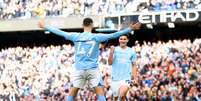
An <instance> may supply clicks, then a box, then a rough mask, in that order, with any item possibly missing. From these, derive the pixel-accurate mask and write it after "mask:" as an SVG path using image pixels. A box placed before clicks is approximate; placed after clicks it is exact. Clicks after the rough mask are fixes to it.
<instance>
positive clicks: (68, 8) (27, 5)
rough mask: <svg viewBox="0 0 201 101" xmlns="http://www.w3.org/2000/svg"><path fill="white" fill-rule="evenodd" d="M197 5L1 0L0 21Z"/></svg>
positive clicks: (183, 0)
mask: <svg viewBox="0 0 201 101" xmlns="http://www.w3.org/2000/svg"><path fill="white" fill-rule="evenodd" d="M200 8H201V1H200V0H0V20H1V19H12V18H21V19H27V18H31V17H47V16H51V17H54V16H60V17H66V16H71V15H72V16H78V15H80V16H86V15H108V14H119V13H132V12H136V11H161V10H181V9H200Z"/></svg>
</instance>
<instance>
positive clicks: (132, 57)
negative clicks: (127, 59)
mask: <svg viewBox="0 0 201 101" xmlns="http://www.w3.org/2000/svg"><path fill="white" fill-rule="evenodd" d="M131 54H132V55H131V62H132V63H134V62H135V61H136V60H137V55H136V53H135V52H134V51H133V50H131Z"/></svg>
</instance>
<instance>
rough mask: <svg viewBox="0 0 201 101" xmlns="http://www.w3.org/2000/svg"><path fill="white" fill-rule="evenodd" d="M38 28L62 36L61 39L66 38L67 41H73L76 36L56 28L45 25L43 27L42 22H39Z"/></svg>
mask: <svg viewBox="0 0 201 101" xmlns="http://www.w3.org/2000/svg"><path fill="white" fill-rule="evenodd" d="M38 26H39V27H40V28H43V29H46V30H48V31H50V32H52V33H54V34H56V35H58V36H62V37H64V38H66V39H68V40H71V41H73V40H74V38H75V36H76V35H75V34H74V33H68V32H64V31H62V30H60V29H58V28H55V27H51V26H47V25H45V22H44V20H41V21H39V23H38Z"/></svg>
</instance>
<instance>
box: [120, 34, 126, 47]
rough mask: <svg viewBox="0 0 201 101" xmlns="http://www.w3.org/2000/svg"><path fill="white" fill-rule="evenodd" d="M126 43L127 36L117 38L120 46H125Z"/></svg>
mask: <svg viewBox="0 0 201 101" xmlns="http://www.w3.org/2000/svg"><path fill="white" fill-rule="evenodd" d="M127 43H128V38H127V36H121V37H120V38H119V45H120V46H127Z"/></svg>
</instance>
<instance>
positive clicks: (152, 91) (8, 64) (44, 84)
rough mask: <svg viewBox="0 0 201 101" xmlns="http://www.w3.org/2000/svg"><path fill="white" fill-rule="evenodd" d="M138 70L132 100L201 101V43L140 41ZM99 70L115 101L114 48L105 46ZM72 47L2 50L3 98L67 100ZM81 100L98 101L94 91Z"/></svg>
mask: <svg viewBox="0 0 201 101" xmlns="http://www.w3.org/2000/svg"><path fill="white" fill-rule="evenodd" d="M132 48H133V51H135V52H136V53H137V61H136V68H138V72H137V74H136V75H135V77H133V79H132V84H131V89H130V91H129V93H128V94H127V97H128V99H129V101H148V100H149V101H201V39H195V40H194V41H193V42H191V41H190V40H187V39H185V40H173V41H169V42H161V41H158V42H156V43H154V42H153V43H150V42H144V43H143V44H139V43H138V42H137V41H136V43H135V45H134V46H133V47H132ZM100 49H101V53H100V59H99V65H100V70H101V71H102V74H103V79H104V83H105V91H106V94H105V95H106V98H107V101H112V92H111V89H110V83H111V79H110V75H111V66H109V65H108V63H107V58H108V53H109V47H106V48H105V47H100ZM73 55H74V47H73V45H71V44H64V45H58V46H53V45H51V46H48V47H43V46H41V47H20V46H19V47H10V48H6V49H1V50H0V100H1V101H2V100H3V101H41V100H42V101H63V100H64V99H66V96H67V95H68V92H69V88H70V86H71V84H70V73H71V71H72V69H73V68H72V64H73V62H74V58H73ZM77 101H97V98H96V94H95V93H94V92H93V89H88V87H87V86H86V89H82V90H81V91H79V93H78V95H77Z"/></svg>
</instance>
